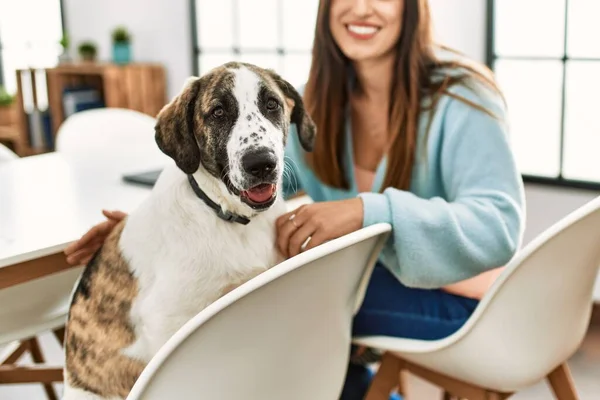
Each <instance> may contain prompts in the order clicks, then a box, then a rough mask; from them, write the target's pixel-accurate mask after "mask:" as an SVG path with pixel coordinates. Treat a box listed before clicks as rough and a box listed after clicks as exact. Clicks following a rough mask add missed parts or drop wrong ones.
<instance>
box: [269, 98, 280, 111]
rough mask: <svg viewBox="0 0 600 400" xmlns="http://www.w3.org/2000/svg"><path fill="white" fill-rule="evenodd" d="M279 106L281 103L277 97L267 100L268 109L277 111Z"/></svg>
mask: <svg viewBox="0 0 600 400" xmlns="http://www.w3.org/2000/svg"><path fill="white" fill-rule="evenodd" d="M278 108H279V103H278V102H277V100H275V99H269V100H268V101H267V110H269V111H275V110H277V109H278Z"/></svg>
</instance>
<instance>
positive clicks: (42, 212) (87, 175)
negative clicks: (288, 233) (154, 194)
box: [0, 148, 308, 289]
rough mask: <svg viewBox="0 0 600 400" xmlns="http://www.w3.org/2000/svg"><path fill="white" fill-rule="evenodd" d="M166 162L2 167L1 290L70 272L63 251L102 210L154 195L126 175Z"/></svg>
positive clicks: (130, 158) (150, 157) (47, 160)
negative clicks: (124, 178)
mask: <svg viewBox="0 0 600 400" xmlns="http://www.w3.org/2000/svg"><path fill="white" fill-rule="evenodd" d="M90 153H91V154H90ZM167 163H172V160H171V159H170V158H168V157H167V156H165V155H164V154H162V153H161V152H160V151H158V149H154V148H151V149H150V150H148V149H144V150H143V151H140V152H137V153H136V152H135V151H132V152H131V153H126V152H114V153H112V154H111V156H108V157H107V156H106V153H104V154H94V152H88V153H87V154H77V155H64V154H59V153H49V154H44V155H40V156H33V157H27V158H22V159H18V160H15V161H9V162H4V163H0V289H2V288H3V287H8V286H11V285H15V284H17V283H21V282H24V281H27V280H30V279H35V278H38V277H41V276H45V275H49V274H51V273H55V272H58V271H60V270H63V269H65V268H69V266H68V265H67V264H66V260H65V258H64V255H63V253H62V252H63V250H64V248H65V247H66V246H67V245H68V244H69V243H71V242H73V241H74V240H77V239H79V238H80V237H81V235H83V234H84V233H85V232H87V231H88V229H90V228H91V227H92V226H93V225H95V224H97V223H99V222H101V221H104V220H105V217H104V216H103V215H102V213H101V210H102V209H109V210H121V211H124V212H130V211H132V210H133V209H135V208H136V207H137V206H138V205H139V204H140V203H141V202H142V201H143V200H144V199H145V198H146V197H147V196H148V195H149V193H150V190H151V189H150V187H146V186H141V185H135V184H131V183H126V182H123V180H122V176H123V174H125V173H131V172H143V171H147V170H151V169H159V168H162V167H164V166H165V165H167ZM307 201H308V199H307V198H298V199H294V200H291V201H290V202H289V204H288V207H294V208H295V207H297V206H299V205H300V204H302V203H305V202H307Z"/></svg>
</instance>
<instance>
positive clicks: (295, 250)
mask: <svg viewBox="0 0 600 400" xmlns="http://www.w3.org/2000/svg"><path fill="white" fill-rule="evenodd" d="M315 230H316V227H315V225H314V224H312V223H311V221H308V222H306V223H305V224H304V225H302V226H301V227H300V228H299V229H296V231H294V232H292V236H291V237H290V240H289V244H288V254H289V256H290V257H294V256H297V255H298V254H300V253H301V252H302V245H303V244H304V242H306V239H308V238H309V237H310V236H311V235H313V234H314V233H315Z"/></svg>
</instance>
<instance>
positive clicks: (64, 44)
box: [59, 33, 71, 51]
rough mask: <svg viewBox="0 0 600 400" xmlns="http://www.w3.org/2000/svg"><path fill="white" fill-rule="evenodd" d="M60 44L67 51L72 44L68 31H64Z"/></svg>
mask: <svg viewBox="0 0 600 400" xmlns="http://www.w3.org/2000/svg"><path fill="white" fill-rule="evenodd" d="M59 43H60V45H61V46H62V48H63V51H67V49H68V48H69V46H70V45H71V41H70V40H69V36H68V35H67V34H66V33H63V36H62V38H61V39H60V42H59Z"/></svg>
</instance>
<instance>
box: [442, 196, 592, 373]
mask: <svg viewBox="0 0 600 400" xmlns="http://www.w3.org/2000/svg"><path fill="white" fill-rule="evenodd" d="M599 266H600V197H599V198H597V199H595V200H593V201H591V202H589V203H588V204H586V205H584V206H583V207H581V208H579V209H578V210H576V211H574V212H573V213H571V214H570V215H568V216H566V217H565V218H563V219H562V220H560V221H559V222H558V223H556V224H554V225H553V226H552V227H550V228H549V229H547V230H546V231H545V232H544V233H542V234H541V235H539V236H538V237H537V238H536V239H534V240H533V241H532V242H531V243H530V244H529V245H528V246H526V247H525V248H524V249H523V250H522V251H521V252H520V253H519V254H518V255H517V256H516V257H515V258H514V259H513V260H512V261H511V263H509V265H507V267H506V268H505V271H504V272H503V273H502V275H500V277H499V278H498V279H497V281H496V282H495V283H494V285H493V286H492V288H491V289H490V291H489V292H488V294H487V295H486V296H485V297H484V298H483V299H482V301H481V303H480V305H479V307H478V308H477V309H476V310H475V313H474V314H473V316H472V318H471V319H470V320H469V321H468V322H467V323H466V324H465V326H464V327H463V328H461V330H460V331H459V332H457V334H456V335H453V336H454V339H456V338H457V337H458V338H459V339H458V343H456V344H455V346H458V349H456V351H457V353H460V354H461V356H464V362H465V364H470V366H469V368H470V369H473V370H475V371H476V370H479V371H484V370H485V369H487V370H488V371H494V374H492V375H493V376H495V377H496V378H498V379H499V381H506V382H508V381H512V382H517V381H518V382H521V384H531V383H533V382H534V381H535V380H536V379H539V378H540V377H543V376H545V375H546V374H547V373H548V372H549V371H550V370H551V369H553V368H554V367H556V366H558V365H559V364H561V363H562V362H564V361H565V360H567V359H568V358H569V357H570V356H571V355H572V354H573V353H574V352H575V351H576V350H577V348H578V347H579V345H580V343H581V341H582V340H583V338H584V336H585V333H586V330H587V327H588V324H589V320H590V315H591V310H592V306H593V290H594V284H595V281H596V277H597V274H598V267H599ZM449 339H450V338H449ZM463 345H464V351H463V349H461V346H463Z"/></svg>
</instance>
